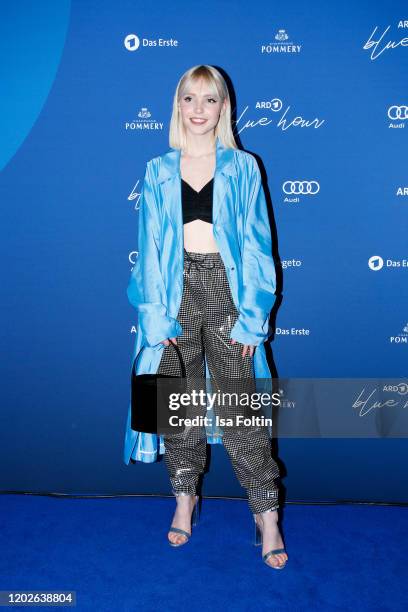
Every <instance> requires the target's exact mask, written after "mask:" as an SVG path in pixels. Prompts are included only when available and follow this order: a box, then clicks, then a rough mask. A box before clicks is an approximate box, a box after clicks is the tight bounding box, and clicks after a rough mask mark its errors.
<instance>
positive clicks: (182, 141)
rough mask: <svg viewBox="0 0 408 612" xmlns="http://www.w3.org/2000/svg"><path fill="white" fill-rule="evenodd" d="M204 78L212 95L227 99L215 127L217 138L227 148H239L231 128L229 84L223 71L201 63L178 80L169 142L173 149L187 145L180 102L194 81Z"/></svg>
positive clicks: (222, 99) (183, 147) (222, 100)
mask: <svg viewBox="0 0 408 612" xmlns="http://www.w3.org/2000/svg"><path fill="white" fill-rule="evenodd" d="M199 79H204V82H205V84H206V85H207V86H208V88H209V91H210V92H211V94H212V95H214V96H217V97H218V98H220V99H221V102H224V100H227V105H226V108H225V111H224V112H222V113H221V115H220V118H219V121H218V123H217V126H216V128H215V138H217V137H218V138H219V139H220V142H221V144H222V146H224V147H225V148H227V149H237V148H238V147H237V144H236V142H235V139H234V136H233V133H232V128H231V100H230V96H229V92H228V88H227V84H226V82H225V80H224V77H223V76H222V75H221V73H220V72H219V71H218V70H217V69H216V68H214V67H213V66H208V65H199V66H193V67H192V68H190V69H189V70H187V71H186V72H185V73H184V74H183V76H182V77H181V79H180V80H179V82H178V85H177V89H176V93H175V94H174V99H173V112H172V115H171V120H170V132H169V144H170V147H171V148H173V149H185V148H186V145H187V140H186V133H185V129H184V125H183V120H182V118H181V112H180V109H179V102H180V100H181V98H182V97H183V95H184V93H185V92H186V91H188V87H189V86H190V84H191V83H192V82H194V83H196V82H197V81H198V80H199Z"/></svg>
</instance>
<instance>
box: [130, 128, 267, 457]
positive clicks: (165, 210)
mask: <svg viewBox="0 0 408 612" xmlns="http://www.w3.org/2000/svg"><path fill="white" fill-rule="evenodd" d="M213 189H214V191H213V234H214V238H215V240H216V243H217V245H218V249H219V252H220V255H221V257H222V260H223V262H224V265H225V269H226V273H227V277H228V281H229V285H230V288H231V294H232V297H233V300H234V304H235V306H236V308H237V310H238V311H239V317H238V319H237V321H236V323H235V325H234V327H233V328H232V330H231V334H230V336H231V338H235V340H237V341H238V342H241V343H242V344H252V345H255V346H256V347H257V348H256V349H255V352H254V357H253V358H254V373H255V376H256V377H257V378H262V379H269V378H270V370H269V367H268V364H267V361H266V355H265V347H264V344H263V343H264V342H265V341H266V340H267V338H268V336H269V333H268V332H269V314H270V311H271V309H272V307H273V304H274V301H275V288H276V280H275V279H276V276H275V267H274V262H273V257H272V239H271V231H270V225H269V220H268V214H267V207H266V201H265V194H264V190H263V187H262V183H261V175H260V172H259V168H258V164H257V162H256V159H255V158H254V157H253V156H252V155H251V154H250V153H247V152H245V151H241V150H238V149H229V148H225V147H223V146H222V144H221V142H220V140H219V138H217V140H216V168H215V174H214V183H213ZM138 239H139V244H138V250H139V256H138V258H137V260H136V263H135V265H134V267H133V269H132V273H131V277H130V281H129V285H128V288H127V295H128V298H129V301H130V303H131V304H132V305H133V306H134V307H135V308H136V310H137V312H138V327H137V334H136V340H135V346H134V350H133V355H132V360H131V364H133V362H134V359H135V357H136V356H138V359H137V364H136V373H137V374H146V373H149V374H152V373H156V372H157V370H158V367H159V364H160V360H161V357H162V353H163V350H164V345H163V344H162V343H161V341H162V340H164V339H165V338H171V337H176V336H179V335H180V334H181V333H182V328H181V325H180V323H179V321H178V320H177V315H178V312H179V308H180V304H181V299H182V293H183V262H184V238H183V218H182V206H181V174H180V150H179V149H170V151H168V152H167V153H165V154H164V155H160V156H158V157H155V158H153V159H151V160H150V161H148V162H147V166H146V173H145V177H144V182H143V187H142V193H141V197H140V211H139V231H138ZM142 348H143V350H142V351H141V353H140V355H139V351H140V350H141V349H142ZM205 371H206V377H207V379H209V378H210V374H209V370H208V364H207V361H206V362H205ZM129 378H130V377H129ZM152 409H154V408H153V406H152ZM130 417H131V409H130V402H129V408H128V416H127V421H126V428H125V429H126V430H125V444H124V457H123V458H124V462H125V463H126V464H129V461H130V458H132V459H134V460H137V461H143V462H145V463H151V462H154V461H156V460H157V458H158V453H160V454H163V453H164V452H165V449H164V443H163V437H162V436H158V435H156V434H146V433H142V432H137V431H134V430H132V429H131V427H130ZM206 433H207V441H208V442H209V443H210V444H215V443H222V433H221V434H220V433H219V432H218V431H217V430H216V429H214V430H209V429H208V428H207V431H206Z"/></svg>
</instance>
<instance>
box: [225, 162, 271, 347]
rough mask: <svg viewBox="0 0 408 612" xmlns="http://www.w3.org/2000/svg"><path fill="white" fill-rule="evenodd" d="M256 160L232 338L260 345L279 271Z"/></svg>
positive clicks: (244, 342)
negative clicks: (237, 310) (241, 278)
mask: <svg viewBox="0 0 408 612" xmlns="http://www.w3.org/2000/svg"><path fill="white" fill-rule="evenodd" d="M252 160H253V162H252V169H251V171H250V176H249V179H248V180H249V189H248V194H249V197H248V206H247V209H246V217H245V221H244V240H243V247H242V275H243V289H242V294H241V296H239V317H238V319H237V321H236V323H235V325H234V326H233V328H232V330H231V333H230V337H231V338H234V339H235V340H237V341H238V342H241V343H242V344H251V345H253V346H258V345H259V344H261V343H263V342H265V341H266V340H267V339H268V336H269V333H268V328H269V315H270V312H271V310H272V307H273V305H274V303H275V299H276V296H275V290H276V272H275V265H274V261H273V256H272V237H271V230H270V225H269V219H268V211H267V206H266V199H265V192H264V190H263V187H262V181H261V173H260V171H259V168H258V164H257V162H256V160H255V158H252Z"/></svg>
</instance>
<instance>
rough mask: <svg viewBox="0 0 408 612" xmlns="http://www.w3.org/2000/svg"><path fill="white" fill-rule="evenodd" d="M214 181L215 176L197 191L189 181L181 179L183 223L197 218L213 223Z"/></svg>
mask: <svg viewBox="0 0 408 612" xmlns="http://www.w3.org/2000/svg"><path fill="white" fill-rule="evenodd" d="M213 182H214V178H212V179H211V180H210V181H208V183H207V184H206V185H204V187H203V188H202V189H201V190H200V191H196V190H195V189H193V188H192V187H191V185H189V183H186V181H185V180H184V179H181V201H182V205H183V224H184V223H189V222H190V221H194V220H195V219H201V220H202V221H207V223H212V202H213Z"/></svg>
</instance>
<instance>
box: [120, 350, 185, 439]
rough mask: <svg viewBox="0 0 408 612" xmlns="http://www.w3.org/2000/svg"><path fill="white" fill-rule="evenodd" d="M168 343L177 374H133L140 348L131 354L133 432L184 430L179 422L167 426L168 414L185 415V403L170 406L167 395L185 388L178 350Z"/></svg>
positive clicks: (182, 365) (183, 366)
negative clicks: (137, 352) (175, 357)
mask: <svg viewBox="0 0 408 612" xmlns="http://www.w3.org/2000/svg"><path fill="white" fill-rule="evenodd" d="M170 343H171V345H172V346H173V347H174V348H175V350H176V352H177V356H178V359H179V362H180V377H175V376H172V375H169V374H136V360H137V358H138V356H139V355H140V352H141V351H139V354H138V355H137V356H136V357H135V360H134V362H133V367H132V374H131V407H132V408H131V416H132V418H131V428H132V429H133V430H134V431H141V432H144V433H151V434H161V433H172V432H175V431H180V430H182V429H184V426H182V425H177V424H175V425H172V426H170V425H169V417H170V416H175V415H177V417H179V418H180V417H181V418H185V414H186V407H185V406H179V407H177V408H174V407H173V408H171V407H170V397H169V396H170V394H174V393H176V394H177V393H184V392H186V389H187V384H186V368H185V365H184V361H183V358H182V356H181V352H180V349H179V347H178V346H177V345H176V344H174V342H172V341H171V340H170ZM141 350H142V349H141ZM168 379H170V380H168ZM167 380H168V382H166V381H167ZM173 398H174V396H173Z"/></svg>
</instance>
